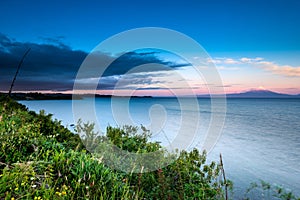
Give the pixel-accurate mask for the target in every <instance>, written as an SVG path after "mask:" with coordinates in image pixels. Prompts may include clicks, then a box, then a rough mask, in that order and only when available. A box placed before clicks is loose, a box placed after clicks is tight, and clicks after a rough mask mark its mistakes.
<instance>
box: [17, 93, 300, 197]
mask: <svg viewBox="0 0 300 200" xmlns="http://www.w3.org/2000/svg"><path fill="white" fill-rule="evenodd" d="M77 101H78V102H79V104H82V105H83V106H84V105H88V104H92V103H93V101H92V99H84V100H77ZM187 101H188V100H187ZM20 103H22V104H24V105H26V106H27V107H28V108H29V109H30V110H34V111H39V110H42V109H43V110H45V111H46V112H47V113H52V114H54V118H57V119H59V120H62V123H63V124H64V125H66V126H68V127H69V128H70V126H69V125H70V124H74V123H75V122H74V119H73V115H72V101H71V100H51V101H20ZM124 103H126V102H124V99H122V98H119V99H117V100H116V101H115V102H114V105H113V106H114V112H112V104H111V99H110V98H96V100H95V104H94V105H95V110H96V113H95V116H96V117H97V119H98V122H99V124H100V129H101V130H103V131H104V130H105V127H106V126H107V125H109V124H110V125H112V126H116V125H123V124H122V123H120V122H128V123H133V124H135V125H140V124H143V125H146V126H148V127H150V128H151V127H152V128H153V129H154V134H153V138H152V139H153V140H159V141H161V142H162V144H163V145H167V144H169V143H170V141H172V140H173V139H174V138H175V137H176V135H174V133H178V130H179V128H180V126H181V125H182V124H181V123H182V120H183V118H182V116H181V115H182V112H183V110H182V109H185V110H186V112H187V113H190V115H187V117H186V118H184V120H185V123H186V124H185V126H186V128H187V129H186V130H187V131H188V130H189V129H188V127H189V126H191V127H193V124H192V123H195V118H194V116H196V115H195V114H197V113H195V112H200V123H199V126H198V127H197V128H198V131H199V135H200V136H199V137H196V138H194V139H195V141H194V143H195V144H198V143H199V145H200V144H201V139H203V138H204V136H203V135H201V133H205V132H207V130H208V128H209V126H210V125H211V124H210V119H211V116H212V114H215V113H212V112H217V111H212V110H211V102H210V99H199V100H198V104H199V108H200V111H197V109H193V107H189V106H185V107H182V106H180V103H179V102H178V101H177V100H176V99H175V98H133V99H131V100H130V102H129V106H128V108H129V113H130V117H131V118H130V120H131V121H126V120H125V118H122V111H120V112H118V110H119V109H120V110H122V109H121V108H123V107H124V105H125V104H124ZM187 104H188V103H187ZM118 106H119V107H118ZM125 106H126V105H125ZM226 107H227V113H226V118H225V123H224V126H223V129H222V135H221V137H220V138H219V140H218V142H217V143H216V145H215V147H214V148H213V150H212V151H211V152H210V153H209V155H208V160H216V161H218V160H219V153H222V157H223V163H224V168H225V171H226V176H227V177H228V178H229V179H231V180H232V181H233V182H234V188H235V190H234V193H235V197H236V198H238V197H241V196H242V194H243V193H244V192H245V190H246V189H247V188H248V187H249V185H250V183H251V182H255V181H259V180H260V179H262V180H264V181H267V182H269V183H271V184H277V185H282V186H283V187H284V188H287V189H290V190H292V191H293V192H294V193H295V194H297V195H300V184H299V183H300V167H299V163H300V153H299V152H300V99H227V104H226ZM153 108H154V109H153ZM151 109H152V110H151ZM82 112H83V113H82V114H86V115H89V114H90V113H89V111H88V110H86V109H85V108H84V107H83V108H82ZM149 113H150V114H149ZM162 113H164V114H165V116H166V117H165V118H162V116H161V115H162ZM189 117H190V118H189ZM116 118H117V119H118V120H119V123H118V121H116ZM162 119H163V120H162ZM151 120H152V121H153V122H155V123H160V122H161V121H162V122H163V123H162V128H161V129H159V128H157V127H153V126H152V125H151ZM155 120H156V121H155ZM187 121H188V122H187ZM189 123H190V124H189ZM198 140H199V141H198ZM196 146H197V145H196ZM199 148H200V147H199Z"/></svg>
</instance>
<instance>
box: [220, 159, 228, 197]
mask: <svg viewBox="0 0 300 200" xmlns="http://www.w3.org/2000/svg"><path fill="white" fill-rule="evenodd" d="M220 165H221V170H222V174H223V179H224V184H225V199H226V200H228V188H227V180H226V176H225V170H224V166H223V161H222V154H220Z"/></svg>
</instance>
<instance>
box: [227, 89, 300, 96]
mask: <svg viewBox="0 0 300 200" xmlns="http://www.w3.org/2000/svg"><path fill="white" fill-rule="evenodd" d="M226 96H227V98H300V94H298V95H290V94H283V93H277V92H273V91H270V90H250V91H247V92H242V93H234V94H227V95H226Z"/></svg>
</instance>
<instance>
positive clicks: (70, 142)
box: [0, 97, 224, 199]
mask: <svg viewBox="0 0 300 200" xmlns="http://www.w3.org/2000/svg"><path fill="white" fill-rule="evenodd" d="M0 110H1V114H0V143H1V147H0V174H1V175H0V176H1V177H0V198H1V199H223V198H224V191H223V188H224V183H223V182H222V181H221V180H220V178H221V176H220V166H219V165H218V164H216V163H214V162H213V163H211V164H209V165H207V164H205V153H203V154H200V153H199V152H198V151H197V150H194V151H192V152H185V151H183V152H181V153H180V156H179V159H178V160H176V162H174V163H172V164H171V165H169V166H167V167H165V168H161V169H159V170H156V171H152V172H147V173H131V174H128V173H124V172H122V171H117V170H113V169H111V168H109V167H107V166H106V165H105V164H104V163H103V162H102V160H101V159H99V158H97V157H95V156H94V154H90V153H89V152H88V151H87V150H86V149H85V146H84V145H83V144H82V141H81V140H80V138H79V136H78V135H77V134H73V133H72V132H70V131H69V130H68V129H66V128H65V127H63V126H62V125H61V124H60V122H59V121H57V120H52V119H51V115H49V114H45V112H43V111H41V112H40V113H39V114H36V113H35V112H32V111H28V110H27V108H26V107H25V106H23V105H21V104H18V103H17V102H15V101H13V100H11V99H8V98H6V97H1V100H0ZM141 128H142V129H143V130H144V134H142V135H138V134H136V130H137V127H129V126H128V127H124V128H113V127H108V128H107V133H106V136H105V137H101V138H97V139H98V140H99V141H100V139H101V140H103V139H106V140H110V141H111V142H112V143H114V144H115V145H117V146H119V147H121V148H122V149H124V150H128V151H131V152H147V151H149V152H151V151H155V150H158V149H159V148H161V147H160V146H159V144H158V143H150V142H148V140H147V139H148V137H149V131H147V130H145V129H144V128H143V127H141ZM77 129H82V130H84V131H85V132H87V135H93V134H94V133H93V125H91V124H84V123H79V125H78V126H77ZM83 141H85V140H83ZM86 141H87V140H86ZM93 141H97V140H93Z"/></svg>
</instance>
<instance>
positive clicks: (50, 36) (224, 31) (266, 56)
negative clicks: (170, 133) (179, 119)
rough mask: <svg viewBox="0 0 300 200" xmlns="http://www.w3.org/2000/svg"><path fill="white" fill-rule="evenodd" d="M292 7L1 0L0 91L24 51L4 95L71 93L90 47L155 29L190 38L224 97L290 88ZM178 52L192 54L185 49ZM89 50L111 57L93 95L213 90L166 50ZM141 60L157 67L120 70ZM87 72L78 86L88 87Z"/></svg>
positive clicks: (295, 76) (299, 51)
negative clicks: (11, 91) (128, 33)
mask: <svg viewBox="0 0 300 200" xmlns="http://www.w3.org/2000/svg"><path fill="white" fill-rule="evenodd" d="M299 9H300V1H298V0H270V1H268V0H264V1H261V0H244V1H234V0H228V1H223V0H218V1H217V0H205V1H202V0H184V1H183V0H181V1H179V0H177V1H176V0H172V1H171V0H165V1H159V0H151V1H150V0H143V1H140V0H139V1H138V0H131V1H125V0H110V1H109V0H102V1H63V0H60V1H55V0H54V1H49V2H43V1H33V0H32V1H30V0H28V1H21V0H19V1H16V0H3V1H1V2H0V91H7V90H8V89H9V86H10V83H11V81H12V79H13V76H14V73H15V71H16V68H17V65H18V62H19V61H20V59H21V57H22V55H23V54H24V52H25V51H26V50H27V49H28V48H31V51H30V52H29V54H28V55H27V57H26V58H25V60H24V63H23V65H22V67H21V70H20V72H19V75H18V77H17V80H16V83H15V86H14V91H44V92H57V91H59V92H71V91H72V90H73V84H74V80H75V78H76V74H77V72H78V70H79V68H80V66H81V65H82V63H83V62H84V59H85V58H86V57H87V56H88V55H89V54H90V53H91V52H92V51H93V49H94V48H95V47H96V46H97V45H98V44H99V43H101V42H103V41H105V40H106V39H108V38H110V37H112V36H114V35H115V34H118V33H120V32H123V31H127V30H130V29H136V28H142V27H160V28H167V29H172V30H175V31H178V32H180V33H183V34H185V35H186V36H188V37H190V38H192V39H193V40H195V41H196V42H197V43H199V44H200V45H201V46H202V47H203V50H205V52H206V54H207V56H208V57H205V60H202V61H203V62H206V64H207V66H206V67H215V68H216V69H217V70H218V73H219V75H220V78H221V80H222V83H223V84H222V88H223V89H224V91H225V92H226V93H237V92H244V91H248V90H253V89H268V90H272V91H275V92H281V93H288V94H299V93H300V87H299V86H300V56H299V55H300V37H299V35H300V12H299ZM122 45H123V44H120V46H122ZM176 45H177V46H179V47H180V45H182V44H181V43H180V41H178V44H176ZM118 53H119V54H118ZM181 53H182V54H183V55H185V56H190V58H194V59H197V58H199V57H197V52H193V51H192V50H191V52H181ZM119 55H122V56H120V57H118V56H119ZM98 56H99V58H101V59H104V60H105V59H115V62H113V63H112V65H111V66H109V70H108V71H107V72H106V73H104V74H103V75H102V76H101V78H100V81H99V86H98V87H97V89H98V91H97V92H98V93H101V94H110V93H112V92H119V93H120V94H121V93H122V91H123V92H124V91H127V90H130V91H132V90H135V91H136V94H141V95H148V94H149V95H170V94H171V93H170V90H172V91H174V90H177V91H178V93H179V94H183V95H185V94H186V93H184V91H187V90H186V88H185V87H187V86H189V87H190V88H192V91H193V92H194V93H196V94H204V93H209V92H210V91H209V87H208V85H210V84H211V85H214V86H212V87H221V86H220V84H214V83H208V82H207V81H205V77H204V78H202V79H201V78H199V76H197V77H195V76H194V75H195V73H194V71H193V63H191V62H188V61H187V60H186V59H185V57H181V55H177V54H175V53H174V52H169V51H168V49H144V50H137V51H133V52H98ZM201 59H204V57H201ZM148 63H154V64H159V65H164V67H161V68H156V67H153V66H150V67H149V68H147V69H146V68H143V69H142V70H140V71H130V70H132V69H134V68H136V67H137V66H139V65H145V64H148ZM99 65H101V63H99ZM99 67H101V66H99ZM196 67H202V68H203V69H204V67H203V66H196ZM176 74H177V75H178V74H180V75H181V77H180V78H179V77H178V76H176ZM92 75H93V73H91V77H90V79H85V80H81V82H82V83H84V84H87V85H88V83H87V82H88V81H89V80H93V78H95V77H94V76H92ZM181 83H185V84H181ZM117 85H118V87H116V86H117Z"/></svg>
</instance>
